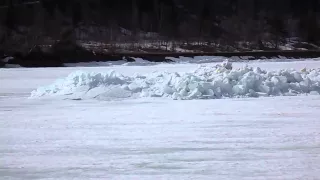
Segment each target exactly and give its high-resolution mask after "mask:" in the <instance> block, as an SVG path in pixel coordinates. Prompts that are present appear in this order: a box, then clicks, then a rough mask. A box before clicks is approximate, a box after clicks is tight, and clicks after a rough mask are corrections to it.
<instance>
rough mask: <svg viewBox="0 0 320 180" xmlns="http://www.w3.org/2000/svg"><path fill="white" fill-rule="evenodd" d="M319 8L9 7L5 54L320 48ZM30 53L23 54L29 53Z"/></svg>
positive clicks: (114, 3)
mask: <svg viewBox="0 0 320 180" xmlns="http://www.w3.org/2000/svg"><path fill="white" fill-rule="evenodd" d="M319 17H320V0H305V1H297V0H130V1H129V0H2V1H0V45H1V46H2V48H4V47H6V48H8V47H12V48H15V49H16V48H17V47H18V46H19V47H21V48H22V49H23V48H27V49H28V48H30V47H32V46H34V45H46V44H52V43H53V42H55V41H57V40H72V41H82V42H88V41H94V42H104V43H114V44H115V43H124V42H138V41H142V40H170V41H187V42H188V41H198V42H206V43H216V44H224V45H226V46H228V45H234V44H239V43H242V46H249V47H248V48H250V44H253V45H255V46H259V47H260V49H261V48H263V47H264V46H265V43H266V42H272V43H273V44H274V45H275V46H278V45H279V44H281V42H282V41H285V39H287V38H290V37H297V38H298V39H299V40H301V41H306V42H310V43H314V44H319V43H320V19H319ZM22 45H23V46H22Z"/></svg>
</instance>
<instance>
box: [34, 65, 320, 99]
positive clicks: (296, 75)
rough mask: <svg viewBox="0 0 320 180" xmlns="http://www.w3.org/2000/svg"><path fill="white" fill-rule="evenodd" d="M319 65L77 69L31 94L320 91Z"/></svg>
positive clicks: (202, 95)
mask: <svg viewBox="0 0 320 180" xmlns="http://www.w3.org/2000/svg"><path fill="white" fill-rule="evenodd" d="M319 93H320V70H319V69H302V70H300V71H299V70H295V69H282V70H279V71H269V72H268V71H265V70H262V69H260V68H259V67H256V68H251V67H248V66H245V67H243V68H239V69H234V68H233V67H232V63H231V62H229V61H224V62H223V63H221V64H218V65H216V66H204V65H200V66H199V67H198V68H197V69H196V70H195V71H192V72H188V73H177V72H175V73H169V72H154V73H150V74H145V75H140V74H136V75H134V76H124V75H122V74H119V73H117V72H115V71H108V72H105V73H94V72H84V71H76V72H73V73H71V74H70V75H69V76H67V77H66V78H64V79H59V80H57V81H56V82H54V83H53V84H51V85H49V86H44V87H39V88H38V89H36V90H34V91H32V92H31V97H32V98H35V97H46V96H63V97H66V98H70V99H91V98H97V99H119V98H139V97H166V98H172V99H175V100H191V99H218V98H233V97H261V96H296V95H300V94H312V95H319Z"/></svg>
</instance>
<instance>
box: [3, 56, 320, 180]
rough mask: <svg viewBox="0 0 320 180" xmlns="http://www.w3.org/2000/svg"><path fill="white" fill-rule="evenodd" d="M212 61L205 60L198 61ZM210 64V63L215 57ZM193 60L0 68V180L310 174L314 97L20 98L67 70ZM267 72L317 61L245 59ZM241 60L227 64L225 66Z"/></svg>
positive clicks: (317, 125)
mask: <svg viewBox="0 0 320 180" xmlns="http://www.w3.org/2000/svg"><path fill="white" fill-rule="evenodd" d="M204 65H209V66H212V64H204ZM214 65H215V64H214ZM197 66H198V65H196V64H160V65H154V66H108V67H89V68H86V67H77V68H76V67H72V68H34V69H29V68H24V69H0V84H1V86H0V179H3V180H7V179H8V180H11V179H27V180H28V179H30V180H31V179H32V180H34V179H66V180H69V179H121V180H122V179H123V180H124V179H139V180H140V179H210V180H215V179H217V180H226V179H228V180H229V179H230V180H233V179H245V180H260V179H261V180H262V179H268V180H292V179H317V178H318V177H319V176H320V174H319V169H320V165H319V162H320V156H319V149H320V146H319V144H320V133H319V129H320V120H319V115H320V113H319V108H320V106H319V104H320V96H319V95H304V96H281V97H268V98H265V97H261V98H237V99H215V100H192V101H172V100H170V99H169V100H168V99H164V98H154V97H148V98H139V99H123V100H120V101H119V100H114V101H97V100H92V99H87V100H83V101H74V100H62V99H59V98H57V99H52V98H51V99H46V98H40V99H28V96H29V95H30V92H31V91H32V90H34V89H36V88H37V87H39V86H44V85H47V84H50V83H51V82H52V81H54V80H55V79H57V78H63V77H65V76H67V75H68V74H70V73H72V72H74V71H75V70H81V71H89V72H96V73H99V72H107V71H110V70H115V71H117V72H119V73H121V74H123V75H124V76H128V77H132V76H134V74H136V73H142V74H150V73H152V72H153V71H158V72H164V71H167V72H168V73H174V72H178V73H183V72H190V71H192V70H194V69H196V68H197ZM249 66H250V67H260V68H261V69H265V70H267V71H273V70H279V69H291V68H293V69H296V70H299V71H300V70H301V69H303V68H305V67H307V68H308V69H310V68H315V69H317V68H319V67H320V62H317V61H304V62H303V61H299V62H272V63H268V62H261V63H259V62H253V63H250V64H249ZM240 67H245V64H244V63H233V68H240Z"/></svg>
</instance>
